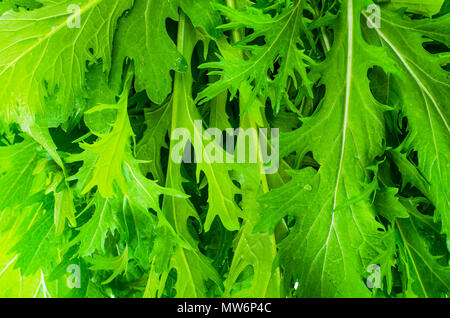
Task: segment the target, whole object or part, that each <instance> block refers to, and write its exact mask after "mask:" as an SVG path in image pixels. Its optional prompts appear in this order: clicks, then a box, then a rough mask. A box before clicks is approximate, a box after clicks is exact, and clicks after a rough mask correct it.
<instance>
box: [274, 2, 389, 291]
mask: <svg viewBox="0 0 450 318" xmlns="http://www.w3.org/2000/svg"><path fill="white" fill-rule="evenodd" d="M366 4H367V3H366V2H365V1H346V2H343V4H342V8H341V10H340V13H339V16H338V20H337V25H335V26H334V34H335V39H334V43H333V46H332V48H331V51H330V52H329V54H328V55H327V59H326V60H325V61H324V62H323V63H322V64H321V65H319V66H318V69H316V70H315V72H316V71H318V72H319V73H320V75H321V80H320V83H321V84H324V85H325V90H326V93H325V97H324V99H323V100H322V101H321V102H320V104H319V106H318V109H317V110H316V111H315V113H314V114H313V115H312V116H311V117H309V118H306V119H305V120H303V125H302V126H301V128H300V129H298V130H296V131H294V132H291V133H287V134H285V135H284V136H283V135H282V136H281V141H280V143H281V155H282V156H286V155H288V154H290V153H291V152H293V151H295V152H296V153H297V155H298V156H299V158H303V156H304V155H305V154H306V153H307V152H312V155H313V156H314V159H315V160H316V161H317V162H318V163H319V165H320V168H319V170H318V172H317V173H316V174H315V175H314V177H313V179H312V180H310V181H309V182H308V184H309V185H310V186H308V187H307V188H308V189H310V190H309V192H311V194H308V196H307V198H308V199H306V200H305V199H304V198H302V196H301V195H300V196H299V197H298V202H296V203H295V204H296V205H297V206H304V208H299V209H297V211H296V213H295V214H294V216H295V218H296V223H295V226H294V228H293V230H292V232H291V234H290V235H289V236H288V238H286V239H285V241H283V242H282V245H283V249H282V250H281V251H280V253H281V258H282V262H283V263H284V264H285V265H286V266H288V268H289V270H288V272H289V275H290V276H293V279H295V280H296V279H298V281H299V289H298V295H299V296H303V297H305V296H306V297H366V296H369V294H368V290H367V288H366V286H365V285H364V283H363V280H362V279H361V275H362V274H363V273H364V272H365V270H366V266H367V265H369V264H368V262H369V260H371V259H373V258H374V257H375V256H376V255H377V254H378V253H379V252H381V251H382V246H381V245H380V244H381V241H382V238H383V232H381V231H379V230H378V229H383V225H382V224H381V223H379V222H377V221H376V219H375V209H374V207H373V205H372V202H371V198H370V194H371V193H372V192H373V190H375V188H374V183H373V182H371V179H372V178H373V169H372V168H371V167H373V166H375V165H376V162H377V160H376V158H377V156H380V155H382V154H383V151H384V147H383V138H384V135H385V122H384V117H383V113H384V111H385V110H387V107H385V106H383V105H381V104H380V103H378V102H377V101H376V100H375V98H374V97H373V96H372V94H371V92H370V88H369V79H368V78H367V73H368V70H369V69H370V68H371V67H373V66H380V67H382V68H383V69H385V70H387V71H391V70H393V63H392V61H391V60H390V59H389V58H388V57H387V56H386V50H385V49H383V48H380V47H375V46H371V45H369V44H368V43H367V42H365V40H364V39H363V37H362V33H361V27H362V25H361V22H360V21H361V12H362V10H363V8H365V5H366ZM324 132H326V133H324ZM294 182H295V181H294ZM294 182H291V184H289V183H288V184H287V185H286V186H285V190H284V191H286V192H287V191H293V190H292V189H293V188H294V187H296V186H295V183H294ZM302 192H305V190H302ZM280 197H281V196H280ZM294 200H295V199H294ZM294 202H295V201H294ZM274 207H276V205H275V206H274ZM355 250H357V251H358V252H355Z"/></svg>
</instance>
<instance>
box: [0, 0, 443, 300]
mask: <svg viewBox="0 0 450 318" xmlns="http://www.w3.org/2000/svg"><path fill="white" fill-rule="evenodd" d="M375 2H376V3H378V4H379V5H380V6H381V17H380V23H381V25H380V28H372V27H369V26H371V25H370V23H368V22H367V21H368V18H370V15H371V13H370V12H369V11H368V10H367V8H368V6H369V5H371V4H373V3H372V1H369V0H341V1H338V0H334V1H333V0H255V1H245V0H226V1H219V0H217V1H215V0H170V1H160V0H78V1H73V0H58V1H50V0H36V1H35V0H2V1H0V83H1V84H0V135H1V139H0V189H1V191H0V211H1V212H0V296H2V297H447V296H448V295H449V294H448V293H449V288H450V268H449V243H448V242H449V241H448V235H449V234H450V212H449V211H450V209H449V199H448V198H449V186H450V185H449V182H450V180H449V174H448V171H449V154H450V149H449V147H450V143H449V126H448V121H449V97H450V89H449V86H450V80H449V71H450V70H449V68H448V63H449V61H450V59H449V58H450V55H449V45H450V13H449V9H450V3H449V1H443V0H433V1H426V2H425V1H401V0H390V1H389V0H386V1H375ZM73 4H76V5H77V6H78V7H79V8H80V11H79V12H77V13H75V15H76V16H75V18H79V20H80V28H69V27H68V24H67V22H68V21H71V20H72V19H73V18H74V16H72V13H71V12H70V11H68V10H67V8H68V7H69V6H70V5H73ZM370 21H372V20H370ZM196 120H203V121H204V123H205V126H208V127H218V128H220V129H222V130H225V129H226V128H228V127H233V128H244V129H247V128H261V127H264V128H271V127H272V128H279V129H280V131H281V132H282V133H281V138H280V147H281V158H280V159H281V162H280V169H279V171H278V172H277V173H276V174H273V175H264V174H261V172H260V171H261V170H260V167H261V165H262V162H261V160H258V163H255V164H218V163H212V164H208V163H207V162H199V163H196V164H195V163H193V164H177V163H175V162H173V161H172V160H170V158H169V153H170V152H172V151H173V150H174V148H175V146H176V145H175V143H173V142H172V143H171V142H170V140H169V136H170V134H171V132H172V131H173V130H174V129H175V128H186V129H188V131H189V132H190V133H191V134H192V135H194V134H195V133H196V131H197V130H198V127H197V126H195V121H196ZM205 128H206V127H205ZM210 137H211V138H210V139H209V140H210V141H205V142H204V143H203V144H194V145H193V151H194V152H195V153H196V154H199V153H202V152H204V151H205V150H207V148H208V145H209V143H212V142H219V141H218V140H215V141H211V140H212V139H214V138H213V137H212V136H210ZM260 137H261V138H265V136H260ZM238 138H243V137H242V136H239V137H238ZM253 142H255V143H258V141H257V140H256V141H253ZM178 146H179V145H178ZM182 146H183V147H191V145H190V144H187V143H185V144H183V145H182ZM217 155H219V156H222V157H223V156H225V155H226V151H225V150H223V152H221V153H220V154H217ZM74 265H75V267H74ZM374 265H375V266H378V267H375V268H378V269H379V277H380V279H379V281H378V282H377V281H372V283H375V285H376V286H375V288H371V287H373V285H371V284H367V279H369V280H371V279H372V278H373V275H372V274H373V273H374V272H373V268H374V267H373V266H374ZM73 268H75V269H79V274H80V276H79V278H80V279H79V281H78V283H79V286H76V287H79V288H71V287H74V286H70V284H68V283H67V280H68V279H69V282H70V281H72V283H73V282H74V281H75V282H77V280H76V277H78V276H76V275H77V271H76V270H75V271H73ZM375 273H377V272H375ZM74 275H75V276H74ZM74 277H75V278H74ZM369 287H370V288H369Z"/></svg>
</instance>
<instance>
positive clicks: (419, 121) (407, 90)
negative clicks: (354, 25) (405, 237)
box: [375, 11, 450, 233]
mask: <svg viewBox="0 0 450 318" xmlns="http://www.w3.org/2000/svg"><path fill="white" fill-rule="evenodd" d="M449 22H450V15H445V16H443V17H440V18H437V19H433V20H430V19H426V20H420V21H414V20H408V19H407V18H402V17H400V16H398V14H396V13H390V12H388V11H383V12H382V20H381V23H382V24H383V27H382V28H380V29H375V30H376V34H377V35H378V37H379V38H380V41H381V42H382V43H383V46H385V47H386V48H387V49H388V52H389V55H390V58H392V59H394V60H395V61H396V64H397V69H398V71H397V72H396V73H397V74H398V76H399V77H400V78H399V80H398V82H397V84H398V86H399V90H398V94H400V96H401V99H402V102H401V105H400V107H401V110H402V112H403V113H404V116H406V117H407V119H408V124H407V129H408V132H409V134H408V137H407V139H406V140H405V142H404V144H403V145H402V147H401V149H400V150H401V151H402V152H404V153H405V152H410V151H417V153H418V169H419V171H420V173H421V174H422V175H423V177H424V178H425V180H426V182H428V183H429V184H430V190H429V191H427V193H425V192H424V194H425V195H427V196H428V197H429V199H430V200H432V201H433V203H434V205H435V206H436V209H437V213H436V219H439V218H440V219H442V224H443V231H444V232H445V233H450V217H449V212H448V211H449V208H450V203H449V196H450V193H449V189H450V177H449V173H448V171H449V165H450V163H449V156H448V154H449V153H450V144H449V143H448V139H449V137H450V130H449V124H448V121H449V118H448V114H449V108H448V100H449V98H450V89H449V88H450V79H449V76H448V72H447V71H445V70H444V69H442V68H441V65H444V64H445V61H446V59H448V56H446V54H431V53H429V52H428V51H427V50H425V48H424V47H423V45H424V44H425V43H426V42H428V41H430V40H435V41H438V42H441V43H442V44H444V45H446V46H448V45H450V35H449V34H450V23H449ZM415 185H416V184H415ZM419 188H421V187H420V186H419Z"/></svg>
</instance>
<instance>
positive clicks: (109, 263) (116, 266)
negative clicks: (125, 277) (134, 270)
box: [89, 247, 128, 285]
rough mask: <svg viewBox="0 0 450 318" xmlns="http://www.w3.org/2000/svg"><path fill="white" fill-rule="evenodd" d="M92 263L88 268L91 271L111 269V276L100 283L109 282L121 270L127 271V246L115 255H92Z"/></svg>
mask: <svg viewBox="0 0 450 318" xmlns="http://www.w3.org/2000/svg"><path fill="white" fill-rule="evenodd" d="M90 263H91V264H92V265H91V266H90V267H89V269H90V270H93V271H97V270H103V271H113V273H112V274H111V276H110V277H109V278H108V279H107V280H105V281H104V282H103V283H102V284H103V285H105V284H109V283H110V282H112V281H113V280H114V278H116V277H117V276H119V275H120V274H121V273H122V272H125V273H126V272H127V268H128V247H125V249H124V250H123V252H122V253H121V254H120V255H118V256H115V257H103V256H97V255H96V256H94V257H93V258H92V260H90Z"/></svg>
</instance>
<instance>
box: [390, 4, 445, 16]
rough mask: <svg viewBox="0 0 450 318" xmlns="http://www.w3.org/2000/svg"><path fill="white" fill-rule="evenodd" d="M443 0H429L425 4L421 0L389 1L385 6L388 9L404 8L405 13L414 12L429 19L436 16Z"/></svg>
mask: <svg viewBox="0 0 450 318" xmlns="http://www.w3.org/2000/svg"><path fill="white" fill-rule="evenodd" d="M444 1H445V0H430V1H426V2H425V3H424V2H423V1H421V0H390V1H389V3H388V4H387V6H386V7H387V8H388V9H393V10H396V9H400V8H406V10H407V12H414V13H417V14H423V15H424V16H427V17H431V16H433V15H435V14H438V13H439V11H440V10H441V8H442V5H443V4H444Z"/></svg>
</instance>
